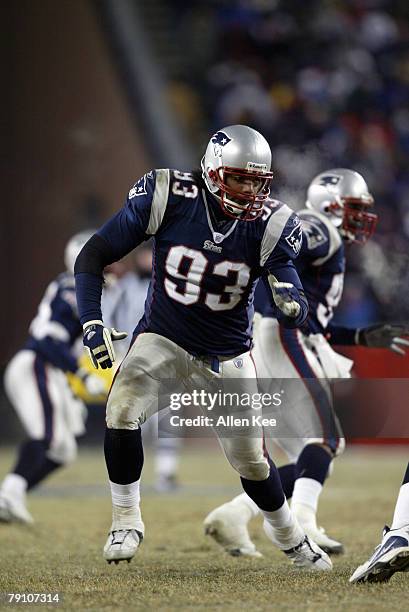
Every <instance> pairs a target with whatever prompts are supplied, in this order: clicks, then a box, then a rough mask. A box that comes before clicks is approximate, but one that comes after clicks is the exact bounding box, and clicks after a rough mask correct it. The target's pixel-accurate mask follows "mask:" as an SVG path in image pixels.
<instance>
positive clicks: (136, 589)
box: [0, 444, 409, 612]
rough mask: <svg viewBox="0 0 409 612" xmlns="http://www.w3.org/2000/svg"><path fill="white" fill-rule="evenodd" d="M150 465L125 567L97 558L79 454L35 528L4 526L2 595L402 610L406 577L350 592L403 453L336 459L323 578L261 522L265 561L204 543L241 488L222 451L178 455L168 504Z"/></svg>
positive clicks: (103, 492)
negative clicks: (142, 527)
mask: <svg viewBox="0 0 409 612" xmlns="http://www.w3.org/2000/svg"><path fill="white" fill-rule="evenodd" d="M147 455H148V458H147V462H146V469H145V472H144V482H145V491H144V492H143V505H142V509H143V515H144V520H145V524H146V538H145V541H144V543H143V545H142V547H141V549H140V550H139V552H138V554H137V556H136V557H135V558H134V559H133V561H132V563H130V564H127V563H121V564H119V565H118V566H116V565H114V564H112V565H108V564H107V563H106V562H105V561H103V559H102V557H101V547H102V546H103V544H104V542H105V539H106V535H107V530H108V527H109V524H110V501H109V496H108V489H107V485H106V481H105V467H104V463H103V458H102V454H101V453H100V452H96V451H91V450H86V449H85V450H83V451H82V452H81V453H80V457H79V459H78V461H77V462H76V463H75V465H73V466H71V467H70V468H67V469H66V470H65V471H61V473H59V474H56V475H55V476H53V477H52V478H50V479H49V480H48V481H47V482H46V483H45V485H44V486H43V487H42V488H41V489H39V490H38V491H37V492H36V493H34V494H33V495H32V496H31V498H30V505H29V507H30V510H31V511H32V513H33V515H34V517H35V519H36V523H35V525H33V526H31V527H21V526H14V525H13V526H11V525H0V568H1V572H0V592H56V591H58V592H60V593H61V594H62V596H63V602H62V603H61V604H60V605H59V606H58V609H60V610H96V611H97V610H106V611H108V610H252V611H253V610H254V611H257V610H308V611H311V612H315V611H319V610H331V611H338V610H343V611H344V610H346V611H354V610H362V611H365V610H368V611H369V610H405V609H406V606H407V593H408V590H409V575H407V574H406V575H405V574H397V575H395V576H394V577H393V578H392V580H391V582H390V583H389V584H387V585H373V586H367V585H362V586H352V585H349V584H348V577H349V575H350V574H351V572H352V570H353V569H355V567H356V565H357V564H358V563H360V562H362V561H363V560H365V558H366V557H367V556H368V553H370V552H371V551H372V549H373V547H374V545H375V544H376V543H377V542H378V540H379V536H380V529H381V528H382V527H383V525H384V523H385V522H387V521H390V519H391V514H392V510H393V506H394V500H395V497H396V494H397V491H398V488H399V484H400V480H401V477H402V475H403V470H404V467H405V465H406V462H407V454H405V452H404V450H400V451H396V450H394V449H383V448H382V449H372V450H360V449H353V450H351V451H349V452H347V453H346V454H345V455H344V456H343V457H342V458H340V459H339V460H338V461H337V465H336V469H335V471H334V474H333V476H332V477H331V481H330V482H329V483H328V486H327V488H326V490H325V491H324V494H323V496H322V503H321V507H320V523H321V524H322V525H324V526H325V527H326V528H327V531H328V532H329V533H330V535H333V536H334V537H336V538H339V539H341V540H342V541H343V542H344V544H345V546H346V548H347V553H346V554H345V555H344V556H342V557H339V558H336V559H335V560H334V571H333V572H331V573H325V574H308V573H299V572H298V571H296V570H293V569H292V567H291V565H289V563H288V562H287V560H286V559H285V557H284V555H282V553H280V552H279V551H276V550H275V549H273V548H272V547H271V546H270V545H269V542H268V541H267V540H266V539H265V537H264V535H263V532H262V528H261V524H260V520H257V521H255V523H254V524H253V525H252V527H251V532H252V535H253V536H254V540H255V541H256V542H257V546H258V548H259V549H260V550H261V551H262V552H263V553H264V557H263V558H262V559H242V558H231V557H229V556H228V555H226V554H224V553H222V551H221V549H219V548H218V547H217V546H216V544H214V542H213V541H210V540H209V539H208V538H205V537H204V535H203V530H202V521H203V518H204V517H205V515H206V514H207V512H208V511H209V510H211V509H213V508H214V507H215V506H216V505H217V504H220V503H221V502H223V501H226V500H227V499H229V498H230V497H231V496H232V495H233V494H236V492H238V486H237V485H238V479H237V478H236V476H235V474H234V473H233V472H232V470H231V468H229V466H228V465H227V464H226V462H225V460H224V458H223V457H222V456H221V453H220V451H219V450H218V447H216V446H210V445H209V444H208V445H207V447H206V448H202V449H201V450H200V451H199V450H196V451H194V450H191V449H188V450H185V452H184V454H183V458H182V461H181V467H180V480H181V482H182V483H183V486H182V487H181V488H180V490H179V491H178V492H177V493H174V494H167V495H159V494H156V493H154V492H153V490H152V486H151V484H152V463H151V461H150V460H149V452H148V453H147ZM12 457H13V454H12V452H11V451H2V452H1V453H0V475H3V474H4V473H5V472H6V471H7V469H8V468H9V466H10V463H11V461H12ZM3 607H4V609H11V607H12V606H10V605H8V604H5V603H3ZM19 607H20V608H21V607H22V605H20V606H19ZM23 607H24V608H28V607H31V606H29V605H25V606H23ZM53 607H54V608H55V607H56V606H49V608H50V609H51V608H53ZM35 609H37V610H39V609H45V608H44V607H43V606H39V605H37V606H35Z"/></svg>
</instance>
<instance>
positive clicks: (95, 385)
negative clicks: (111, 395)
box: [75, 368, 107, 395]
mask: <svg viewBox="0 0 409 612" xmlns="http://www.w3.org/2000/svg"><path fill="white" fill-rule="evenodd" d="M75 374H76V376H78V378H80V379H81V380H82V382H83V383H84V387H85V389H86V391H87V393H89V395H106V394H107V386H106V382H105V380H103V379H102V378H100V377H99V376H98V374H92V372H87V370H86V369H85V368H78V370H77V371H76V372H75Z"/></svg>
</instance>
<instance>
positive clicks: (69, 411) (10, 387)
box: [4, 350, 86, 463]
mask: <svg viewBox="0 0 409 612" xmlns="http://www.w3.org/2000/svg"><path fill="white" fill-rule="evenodd" d="M4 385H5V389H6V393H7V395H8V397H9V399H10V402H11V403H12V405H13V407H14V409H15V410H16V412H17V415H18V417H19V419H20V421H21V423H22V425H23V427H24V429H25V431H26V433H27V435H28V436H29V438H31V439H33V440H45V441H46V442H48V444H49V448H48V451H47V456H48V457H49V459H52V460H53V461H56V462H57V463H69V462H71V461H73V460H74V459H75V457H76V455H77V443H76V440H75V437H76V436H79V435H82V434H83V433H84V432H85V428H84V420H85V414H86V408H85V406H84V404H83V402H82V401H81V400H79V399H77V398H75V397H74V396H73V394H72V392H71V390H70V387H69V384H68V381H67V377H66V376H65V374H64V372H63V371H62V370H59V369H57V368H55V367H54V366H52V365H51V364H49V363H47V362H44V361H43V359H42V358H41V357H40V356H38V355H37V354H36V353H35V352H34V351H31V350H21V351H19V352H18V353H17V354H16V355H15V356H14V357H13V358H12V359H11V361H10V362H9V364H8V365H7V368H6V371H5V374H4Z"/></svg>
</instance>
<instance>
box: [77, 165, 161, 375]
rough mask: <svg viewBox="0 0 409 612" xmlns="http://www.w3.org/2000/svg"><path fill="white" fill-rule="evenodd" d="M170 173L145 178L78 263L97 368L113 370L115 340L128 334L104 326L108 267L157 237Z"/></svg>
mask: <svg viewBox="0 0 409 612" xmlns="http://www.w3.org/2000/svg"><path fill="white" fill-rule="evenodd" d="M168 192H169V171H168V170H157V171H155V172H150V173H148V174H146V175H145V176H144V177H142V178H141V179H140V180H139V181H138V182H137V183H136V184H135V185H134V186H133V187H132V189H131V190H130V192H129V194H128V198H127V201H126V203H125V205H124V207H123V208H122V209H121V210H120V211H119V212H118V213H117V214H116V215H114V216H113V217H112V218H111V219H110V220H109V221H108V222H107V223H105V225H104V226H103V227H102V228H101V229H99V230H98V231H97V233H96V234H94V235H93V236H92V237H91V238H90V240H89V241H88V242H87V243H86V245H85V246H84V248H83V249H82V251H81V252H80V254H79V255H78V258H77V260H76V263H75V286H76V294H77V303H78V311H79V317H80V321H81V323H82V325H83V329H84V345H85V347H86V349H87V351H88V353H89V357H90V359H91V362H92V364H93V365H94V367H95V368H98V367H101V368H103V369H105V368H110V367H112V364H113V362H114V360H115V352H114V348H113V341H115V340H121V339H123V338H125V337H126V334H125V333H122V332H117V331H116V330H115V329H108V328H106V327H105V326H104V324H103V321H102V312H101V293H102V285H103V270H104V268H105V267H106V266H107V265H109V264H111V263H113V262H115V261H118V260H119V259H121V258H122V257H124V256H125V255H127V254H128V253H130V252H131V251H132V250H133V249H134V248H135V247H137V246H138V245H139V244H140V243H141V242H143V241H144V240H147V239H149V238H150V237H151V236H152V235H154V234H156V232H157V230H158V229H159V227H160V225H161V222H162V220H163V216H164V214H165V210H166V203H167V199H168Z"/></svg>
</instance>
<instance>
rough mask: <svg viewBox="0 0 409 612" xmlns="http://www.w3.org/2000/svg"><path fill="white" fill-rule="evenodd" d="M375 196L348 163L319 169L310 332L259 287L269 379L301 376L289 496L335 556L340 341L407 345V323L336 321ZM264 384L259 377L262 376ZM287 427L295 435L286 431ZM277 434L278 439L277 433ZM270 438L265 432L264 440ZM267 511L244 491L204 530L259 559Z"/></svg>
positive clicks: (305, 254) (289, 407)
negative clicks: (325, 511)
mask: <svg viewBox="0 0 409 612" xmlns="http://www.w3.org/2000/svg"><path fill="white" fill-rule="evenodd" d="M372 207H373V198H372V196H371V194H370V193H369V191H368V187H367V185H366V182H365V180H364V179H363V177H362V176H361V175H360V174H358V173H357V172H354V171H353V170H349V169H346V168H336V169H331V170H328V171H326V172H323V173H321V174H319V175H318V176H317V177H315V178H314V179H313V181H312V182H311V184H310V185H309V188H308V192H307V201H306V208H304V209H303V210H301V211H299V212H298V214H299V217H300V219H301V224H302V228H303V243H302V248H301V253H300V255H299V257H298V258H297V260H296V261H295V266H296V268H297V271H298V273H299V275H300V277H301V279H302V283H303V286H304V289H305V292H306V295H307V298H308V302H309V316H308V319H307V320H306V322H305V323H304V325H303V327H302V330H297V329H285V328H284V327H283V326H281V325H280V324H279V322H278V321H277V320H276V319H275V318H274V316H275V315H274V310H275V308H274V305H272V304H271V302H270V299H268V296H267V293H266V292H265V290H264V288H263V284H262V283H260V284H259V287H258V289H257V291H256V295H257V297H259V311H260V312H261V314H263V318H262V319H261V320H260V321H258V322H257V325H256V331H255V346H254V349H253V351H252V354H253V357H254V360H255V364H256V368H257V374H258V377H259V379H261V381H262V382H264V383H265V382H267V381H272V384H275V381H280V380H282V379H293V380H292V381H291V382H289V383H288V384H285V385H284V388H285V401H284V405H283V409H282V411H280V413H279V419H278V420H279V428H280V430H279V432H278V433H277V432H276V433H275V436H274V442H276V443H277V444H278V445H279V446H280V447H281V448H282V449H283V450H284V452H285V453H286V455H287V457H288V459H289V464H287V465H285V466H282V467H281V468H279V472H280V477H281V480H282V483H283V487H284V491H285V493H286V497H287V498H290V497H292V504H291V507H292V510H293V513H294V515H295V517H296V518H297V520H298V522H299V523H300V525H301V526H302V528H303V529H304V530H305V532H306V533H307V534H308V535H309V537H311V538H312V539H313V540H314V541H315V542H316V543H317V544H318V545H319V546H320V547H321V548H322V549H323V550H325V551H326V552H329V553H332V554H337V553H341V552H342V551H343V546H342V544H341V543H340V542H338V541H337V540H334V539H333V538H330V537H329V536H328V535H327V534H326V533H325V531H324V530H323V529H322V528H320V527H318V526H317V518H316V516H317V508H318V500H319V496H320V494H321V491H322V487H323V484H324V482H325V480H326V478H327V476H328V473H329V470H330V468H331V467H332V466H331V463H332V460H333V459H334V458H335V457H336V456H338V455H339V454H340V453H341V452H342V451H343V449H344V446H345V444H344V438H343V436H342V431H341V429H340V425H339V423H338V420H337V418H336V416H335V414H334V412H333V408H332V404H331V394H330V388H329V384H328V382H327V381H328V379H332V378H348V377H349V376H350V373H349V372H350V369H351V366H352V362H351V361H350V360H348V359H346V358H345V357H343V356H342V355H339V354H337V353H335V352H334V351H333V350H332V348H331V347H330V345H329V343H328V340H327V339H329V341H330V342H331V343H334V344H336V345H353V344H359V345H363V346H369V347H378V348H389V349H391V350H394V351H395V352H398V353H400V354H404V352H405V350H404V349H405V347H407V346H409V341H408V340H407V339H404V338H401V337H400V336H401V335H402V334H405V333H406V334H407V333H408V332H409V329H408V328H405V326H401V325H382V324H381V325H373V326H370V327H367V328H364V329H348V328H344V327H336V326H335V325H332V324H331V319H332V317H333V312H334V309H335V308H336V307H337V305H338V303H339V301H340V299H341V295H342V289H343V282H344V270H345V253H344V249H345V244H349V243H361V244H362V243H364V242H366V240H367V239H368V238H369V237H370V236H371V234H372V233H373V231H374V229H375V224H376V220H377V218H376V215H375V214H374V213H373V212H372ZM261 381H260V382H261ZM286 433H287V436H288V437H287V436H286ZM277 436H278V438H277ZM269 441H270V437H269V436H268V434H266V444H267V445H268V442H269ZM258 513H259V511H258V508H257V506H255V505H254V504H253V502H252V500H251V499H250V498H249V497H248V496H247V495H245V494H242V495H239V496H238V497H236V498H234V499H233V500H232V501H231V502H228V503H226V504H223V505H222V506H220V507H219V508H216V509H215V510H213V511H212V512H211V513H210V514H209V515H208V516H207V517H206V519H205V522H204V525H205V532H206V533H207V534H208V535H211V536H212V537H213V538H214V539H215V540H216V542H218V543H219V544H221V545H222V546H223V547H224V548H225V549H226V550H227V551H228V552H229V553H230V554H232V555H239V554H243V555H256V556H257V555H258V554H259V553H258V551H257V550H256V547H255V545H254V544H253V542H252V541H251V540H250V537H249V534H248V530H247V523H248V521H249V520H250V519H251V518H252V517H254V516H257V514H258Z"/></svg>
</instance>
